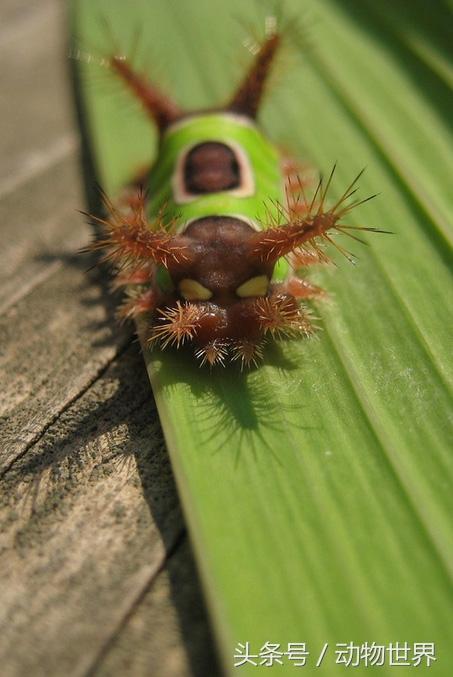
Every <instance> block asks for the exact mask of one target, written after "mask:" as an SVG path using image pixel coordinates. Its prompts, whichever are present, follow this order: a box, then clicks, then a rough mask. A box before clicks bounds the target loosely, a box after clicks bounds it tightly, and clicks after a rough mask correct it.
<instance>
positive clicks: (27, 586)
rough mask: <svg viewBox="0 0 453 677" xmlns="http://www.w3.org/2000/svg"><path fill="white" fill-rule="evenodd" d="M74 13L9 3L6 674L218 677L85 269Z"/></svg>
mask: <svg viewBox="0 0 453 677" xmlns="http://www.w3.org/2000/svg"><path fill="white" fill-rule="evenodd" d="M62 9H63V7H62V6H61V5H60V4H59V3H58V2H56V1H55V0H48V1H45V2H43V3H40V4H39V6H36V8H33V9H32V10H31V9H30V7H29V3H22V2H15V3H7V5H6V6H5V15H4V22H3V24H2V28H1V30H0V56H1V58H2V62H3V63H6V64H8V68H7V69H6V83H5V84H6V90H7V91H8V96H7V97H6V98H5V99H4V100H3V101H4V103H3V104H2V106H5V108H4V110H2V113H3V119H5V125H4V127H3V130H4V131H6V132H7V133H6V134H5V135H4V136H2V141H1V142H0V152H1V154H2V157H3V158H5V157H6V158H8V162H7V163H5V164H4V165H3V169H2V172H1V173H0V218H1V223H2V232H3V240H2V243H3V251H2V259H1V264H0V345H1V355H0V369H1V389H0V415H1V419H0V425H1V432H0V434H1V439H2V448H1V454H0V475H1V487H0V525H1V533H0V568H1V571H2V586H1V593H0V609H1V611H0V629H1V631H0V664H1V665H2V670H1V672H2V675H4V676H7V677H9V676H15V677H16V676H17V677H20V676H25V675H31V674H32V675H34V677H35V676H36V677H39V676H40V675H46V677H52V676H60V675H62V674H67V675H77V676H79V675H113V676H115V675H124V674H128V675H130V676H132V677H134V676H137V677H139V676H141V675H153V674H158V675H162V676H164V677H165V676H169V677H172V676H175V677H176V675H178V676H179V675H182V676H185V675H197V674H200V675H206V674H209V675H215V674H217V673H218V668H217V666H216V659H215V656H214V653H213V648H212V638H211V635H210V630H209V627H208V624H207V620H206V614H205V610H204V605H203V601H202V599H201V593H200V589H199V584H198V580H197V576H196V572H195V569H194V565H193V561H192V556H191V552H190V547H189V545H188V542H187V537H186V533H185V526H184V522H183V518H182V516H181V511H180V506H179V501H178V498H177V495H176V491H175V487H174V483H173V477H172V473H171V469H170V465H169V462H168V458H167V454H166V450H165V447H164V444H163V439H162V433H161V429H160V425H159V421H158V418H157V414H156V410H155V406H154V401H153V398H152V393H151V391H150V387H149V383H148V379H147V376H146V372H145V369H144V366H143V361H142V356H141V354H140V351H139V347H138V344H137V343H136V342H135V341H134V339H133V337H132V336H131V333H130V330H129V329H127V328H124V327H123V328H119V327H118V325H117V323H116V321H115V319H114V301H113V300H112V299H111V298H110V296H109V294H108V280H107V279H106V277H105V274H104V273H102V272H100V271H98V270H92V271H90V272H88V273H87V272H86V269H87V268H88V267H89V265H90V262H89V261H87V260H86V259H85V260H84V259H82V258H81V257H80V255H79V254H78V253H77V250H78V249H79V247H80V246H82V245H83V244H86V242H87V241H88V238H89V231H88V227H87V226H85V225H84V224H83V221H82V218H81V217H80V216H79V215H78V214H77V212H76V210H77V209H78V208H84V207H85V202H84V197H83V192H82V187H81V180H80V178H79V175H80V159H79V154H78V151H77V142H76V139H77V135H76V132H75V129H74V120H73V116H72V113H71V104H70V99H69V98H68V94H69V91H68V85H67V80H68V77H67V75H68V73H67V68H66V64H65V59H64V54H65V47H64V43H65V39H64V30H65V25H64V14H63V12H62ZM6 10H7V11H6ZM43 37H45V39H43ZM13 100H14V101H15V105H14V106H13V105H11V102H12V101H13Z"/></svg>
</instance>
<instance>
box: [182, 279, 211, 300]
mask: <svg viewBox="0 0 453 677" xmlns="http://www.w3.org/2000/svg"><path fill="white" fill-rule="evenodd" d="M179 291H180V292H181V296H182V297H183V298H185V299H186V301H207V300H208V299H210V298H211V296H212V291H209V289H206V287H203V285H202V284H200V283H199V282H197V281H196V280H187V279H185V280H181V282H180V283H179Z"/></svg>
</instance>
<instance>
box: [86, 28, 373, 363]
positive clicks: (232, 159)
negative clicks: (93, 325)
mask: <svg viewBox="0 0 453 677" xmlns="http://www.w3.org/2000/svg"><path fill="white" fill-rule="evenodd" d="M268 25H271V26H273V29H272V30H270V31H268V34H267V35H266V38H265V39H264V40H263V42H262V43H261V45H260V46H259V48H258V49H257V50H256V53H255V55H254V59H253V62H252V64H251V66H250V68H249V71H248V72H247V73H246V75H245V77H244V79H243V81H242V82H241V83H240V85H239V87H238V89H237V90H236V92H235V94H234V95H233V97H232V99H231V100H230V102H229V103H228V104H227V105H226V106H225V107H224V108H221V109H213V110H209V111H200V112H191V113H187V112H185V111H183V110H181V109H180V108H179V106H178V105H177V104H176V103H175V102H174V101H173V100H172V99H170V98H169V97H167V96H166V95H164V94H163V93H162V92H161V91H160V90H159V89H158V88H157V87H156V86H155V85H154V84H153V83H151V82H150V81H148V79H147V78H145V77H144V76H142V75H141V74H138V73H137V72H135V71H134V70H133V69H132V67H131V66H130V64H129V63H128V61H127V60H126V59H125V58H124V57H119V56H112V57H111V58H109V66H110V68H111V69H112V70H113V71H114V72H115V74H116V75H117V76H118V77H119V78H121V79H122V80H123V82H124V83H125V85H127V87H128V88H129V89H130V90H132V92H133V93H134V94H135V95H136V96H137V97H138V98H139V99H140V101H141V102H142V104H143V106H144V107H145V109H146V111H147V112H148V113H149V115H150V116H151V118H152V120H153V121H154V123H155V124H156V125H157V128H158V130H159V135H160V138H159V141H160V142H159V150H158V155H157V159H156V161H155V163H154V164H153V166H152V167H151V169H150V172H149V173H146V178H144V179H142V181H141V184H142V185H141V187H138V188H137V189H136V190H135V192H134V193H133V194H131V196H130V199H129V205H128V210H127V211H124V210H122V209H119V208H118V207H115V206H114V205H113V204H112V203H111V202H110V201H109V200H108V199H107V198H106V200H105V203H106V206H107V209H108V212H109V214H108V216H107V217H106V218H104V219H101V218H96V217H95V218H96V221H97V222H98V223H101V225H102V227H103V229H104V231H105V235H104V236H103V237H102V238H101V239H100V240H98V241H97V242H95V243H94V245H93V247H94V248H106V251H107V253H106V255H105V258H106V259H108V260H110V261H113V262H114V263H115V264H116V265H117V268H118V275H117V285H118V286H125V287H126V289H127V299H126V302H125V303H124V304H123V306H122V310H121V312H122V314H123V316H125V317H132V316H135V315H138V314H142V313H143V314H146V316H147V317H149V318H150V336H149V341H150V343H151V344H152V345H153V344H155V343H158V344H159V345H160V346H161V347H162V348H167V347H172V346H173V347H176V348H178V347H180V346H181V345H183V344H192V346H193V348H194V353H195V356H196V358H197V359H198V360H199V361H200V364H202V365H205V364H207V365H210V366H213V365H216V364H219V365H225V364H226V362H227V360H238V361H239V362H240V364H241V366H242V367H247V366H250V365H256V364H257V363H258V362H259V361H260V359H261V358H262V354H263V350H262V346H263V343H264V341H265V339H266V337H267V336H269V335H270V336H274V335H294V334H296V335H297V334H300V335H301V336H307V335H309V334H310V333H311V332H312V331H313V327H312V323H311V322H310V313H309V311H308V310H307V309H306V308H305V307H304V306H303V305H301V300H303V299H307V298H308V299H309V298H315V297H318V296H321V295H322V294H323V290H321V289H320V288H318V287H316V286H315V285H313V284H311V283H310V282H309V281H307V280H305V279H302V278H301V277H300V276H299V275H297V274H296V272H298V270H299V269H301V268H304V267H305V266H308V265H310V264H312V263H322V262H325V261H327V260H328V257H327V256H326V254H325V252H324V249H323V247H322V246H320V245H322V243H323V241H328V242H330V243H332V244H334V245H335V246H336V247H337V248H340V247H339V246H338V245H336V244H335V243H334V242H333V241H332V239H331V237H330V235H331V233H332V231H339V232H343V233H346V234H349V235H351V236H352V237H354V238H355V235H353V234H352V233H351V232H350V231H351V229H353V228H354V226H348V225H345V224H344V223H342V219H343V217H344V216H345V215H346V214H347V213H348V212H349V211H350V210H351V209H352V208H353V207H355V206H357V205H358V204H360V203H361V202H363V200H362V201H358V200H356V201H351V200H350V198H352V196H353V195H354V194H355V192H356V183H357V181H358V178H359V176H360V174H359V175H358V176H357V177H356V178H355V179H354V181H353V182H352V183H351V184H350V185H349V186H348V188H347V189H346V190H345V191H344V193H343V195H342V196H341V197H340V199H338V200H337V201H336V203H335V204H334V205H333V206H331V207H328V206H327V205H326V196H327V192H328V189H329V186H330V184H331V180H332V177H333V173H334V170H332V172H331V174H330V176H329V177H328V179H327V181H326V182H325V183H323V181H322V179H320V181H319V183H318V185H317V187H316V190H315V191H314V195H313V196H312V197H311V199H310V200H308V199H307V198H306V195H305V189H304V182H303V180H301V179H300V178H295V175H294V168H293V167H291V166H290V167H288V166H286V168H285V164H284V162H283V159H282V156H281V155H280V153H279V151H278V150H277V148H276V147H275V146H274V145H273V144H272V143H271V142H270V141H269V140H268V139H267V138H266V137H265V136H264V134H263V133H262V132H261V131H260V129H259V127H258V126H257V124H256V117H257V113H258V109H259V106H260V103H261V100H262V96H263V92H264V90H265V86H266V81H267V79H268V75H269V72H270V69H271V66H272V62H273V60H274V57H275V55H276V53H277V51H278V50H279V48H280V46H281V42H282V35H281V34H280V32H279V31H278V30H277V29H276V28H275V22H268ZM367 199H369V198H367ZM356 228H358V227H356ZM362 230H376V229H372V228H362ZM340 249H341V248H340ZM341 251H343V253H344V250H342V249H341Z"/></svg>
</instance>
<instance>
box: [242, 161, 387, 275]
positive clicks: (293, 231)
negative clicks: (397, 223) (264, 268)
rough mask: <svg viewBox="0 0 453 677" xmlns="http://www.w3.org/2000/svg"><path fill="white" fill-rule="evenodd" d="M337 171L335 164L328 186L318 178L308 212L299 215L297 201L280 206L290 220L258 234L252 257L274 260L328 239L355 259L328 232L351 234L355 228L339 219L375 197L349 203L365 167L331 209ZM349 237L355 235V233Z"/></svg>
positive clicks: (373, 230)
mask: <svg viewBox="0 0 453 677" xmlns="http://www.w3.org/2000/svg"><path fill="white" fill-rule="evenodd" d="M334 172H335V166H334V167H333V169H332V171H331V173H330V175H329V178H328V180H327V182H326V184H325V187H324V186H323V180H322V178H321V179H320V180H319V183H318V186H317V188H316V191H315V193H314V196H313V198H312V201H311V204H310V205H309V206H308V209H307V213H306V214H305V215H303V214H302V215H301V214H300V210H299V209H298V208H297V206H298V205H297V202H296V206H295V207H294V206H293V205H290V206H289V207H287V208H285V207H283V206H282V205H278V208H279V212H280V214H281V216H283V218H287V219H288V223H286V224H285V225H282V226H275V227H271V228H268V229H265V230H262V231H261V232H259V233H257V234H256V235H255V237H254V239H253V241H252V256H254V257H256V258H258V259H259V260H261V261H268V262H275V261H277V260H278V259H279V258H280V257H282V256H286V255H287V254H289V253H290V252H293V251H294V250H296V249H297V248H298V247H303V246H304V245H306V246H307V247H308V249H310V248H315V249H317V248H318V245H319V241H320V240H326V241H327V242H329V243H330V244H333V245H334V246H335V247H336V248H337V249H338V250H339V251H340V252H341V253H342V254H343V255H344V256H346V257H347V258H348V259H349V260H352V261H353V256H352V255H351V254H349V252H347V251H346V250H345V249H343V248H342V247H340V246H339V245H337V244H336V243H335V242H334V241H333V240H332V239H331V238H330V236H329V231H331V230H336V231H338V232H344V233H345V234H346V235H350V233H348V232H347V231H349V230H351V228H352V227H351V226H347V225H346V224H342V223H340V220H341V219H342V218H343V216H345V214H347V213H348V212H349V211H350V210H351V209H353V208H354V207H356V206H358V205H359V204H362V203H363V202H366V201H367V200H369V199H371V198H372V197H375V196H374V195H372V196H370V197H369V198H366V199H365V200H361V201H356V202H353V203H351V204H347V200H348V199H349V198H350V197H351V196H352V195H354V194H355V192H356V190H357V188H354V186H355V184H356V183H357V181H358V179H359V178H360V176H361V175H362V173H363V170H362V171H361V172H360V173H359V174H358V175H357V176H356V178H355V179H354V180H353V181H352V183H351V184H350V185H349V187H348V188H347V189H346V190H345V192H344V193H343V195H342V196H341V198H340V199H339V200H338V201H337V202H336V204H335V205H334V206H333V207H331V208H330V209H326V208H325V201H326V195H327V191H328V189H329V187H330V184H331V181H332V177H333V175H334ZM303 200H304V204H305V203H306V200H305V196H303ZM360 230H364V231H367V230H368V231H371V232H377V229H376V228H365V227H361V228H360ZM378 232H386V231H378ZM350 236H351V237H353V236H352V235H350Z"/></svg>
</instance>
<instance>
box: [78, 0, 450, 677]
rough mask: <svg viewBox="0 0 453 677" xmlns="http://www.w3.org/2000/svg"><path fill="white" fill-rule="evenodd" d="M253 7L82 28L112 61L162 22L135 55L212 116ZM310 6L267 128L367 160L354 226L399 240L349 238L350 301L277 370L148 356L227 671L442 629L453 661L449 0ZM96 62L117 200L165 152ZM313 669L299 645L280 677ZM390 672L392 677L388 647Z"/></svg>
mask: <svg viewBox="0 0 453 677" xmlns="http://www.w3.org/2000/svg"><path fill="white" fill-rule="evenodd" d="M242 5H243V3H239V1H238V0H234V1H232V2H229V3H222V2H220V0H216V1H215V2H214V1H213V0H210V2H207V0H197V2H196V3H194V2H190V1H189V0H179V1H178V2H176V1H175V0H173V1H171V2H167V3H158V4H157V3H151V2H149V3H148V2H144V1H143V2H134V3H124V2H120V1H119V0H114V1H111V2H109V3H106V2H105V3H101V2H100V1H97V2H93V1H90V2H88V0H86V1H83V2H79V3H77V4H76V5H75V9H76V12H75V16H74V22H75V25H76V32H77V34H78V35H79V36H81V38H80V43H79V46H80V50H81V51H82V52H83V50H84V43H86V44H87V45H90V44H93V43H94V45H97V46H98V47H99V53H100V56H99V58H102V54H103V53H104V54H105V53H107V54H108V53H109V52H108V50H109V49H111V38H109V33H113V34H114V35H115V36H117V40H118V42H119V43H121V44H122V46H123V48H124V49H125V50H126V51H127V50H129V51H130V49H131V46H132V44H133V42H134V35H135V32H134V31H135V28H136V26H137V25H140V26H142V36H141V39H140V40H139V41H138V48H137V50H136V55H135V59H136V61H137V62H138V63H139V64H140V63H141V64H143V63H144V61H145V57H147V58H148V63H150V64H151V68H150V69H149V72H150V74H151V75H152V77H154V79H156V80H157V81H158V82H159V83H161V82H163V85H164V86H165V85H166V86H167V89H168V90H171V91H172V92H174V95H175V97H176V98H178V100H179V101H180V102H181V104H182V105H184V106H186V107H188V108H193V109H196V108H200V107H203V106H205V107H206V106H213V105H216V104H218V103H219V102H222V101H223V100H225V97H227V96H228V94H229V92H231V90H232V88H233V87H234V83H235V82H236V81H237V78H238V77H239V76H240V73H241V68H240V65H239V63H237V62H238V61H240V60H241V59H240V58H239V57H238V53H239V52H240V45H241V40H242V38H243V37H244V35H245V34H246V29H245V28H244V26H243V25H242V24H240V23H238V22H237V21H235V17H236V16H238V15H239V16H244V24H245V23H246V22H247V21H249V20H250V19H254V23H255V25H257V26H259V25H260V23H259V22H260V18H259V16H258V15H260V16H261V17H262V16H263V11H261V12H260V11H258V10H257V11H255V10H253V9H252V7H251V6H250V7H248V8H243V6H242ZM304 7H306V8H307V9H306V10H305V9H304V11H303V12H301V10H300V4H299V3H298V2H297V0H291V1H288V2H287V3H285V13H286V14H287V15H288V16H290V17H293V15H294V16H296V17H298V20H299V21H300V23H301V25H302V26H303V25H304V21H305V20H306V22H307V24H308V25H309V26H310V28H308V29H307V32H308V38H309V42H310V45H311V46H309V47H306V48H304V49H303V50H301V52H300V54H297V55H296V56H295V55H294V54H293V55H292V60H291V67H290V69H288V72H287V73H285V72H284V70H282V72H281V73H280V80H281V82H279V83H277V84H278V87H275V88H274V89H273V90H272V91H271V92H270V94H269V97H268V101H267V102H266V105H265V107H264V110H263V115H262V123H263V126H264V128H265V130H266V131H267V133H268V134H269V136H271V137H272V138H273V139H274V140H275V142H278V143H280V144H282V145H283V146H284V147H286V148H290V149H291V151H292V152H293V153H294V154H297V155H298V156H299V157H300V158H302V159H304V160H308V161H309V162H311V163H312V164H313V165H314V166H316V167H319V168H320V169H322V170H324V171H326V172H327V171H329V169H330V168H331V167H332V164H333V162H334V161H337V162H338V172H337V175H336V178H335V183H336V190H337V192H338V193H340V192H341V191H342V190H343V189H344V187H345V186H346V185H347V183H348V182H349V181H350V180H352V178H353V177H354V176H355V175H356V174H357V172H358V171H359V170H360V169H361V168H362V167H364V166H366V167H367V171H366V173H365V174H364V176H363V178H362V180H361V193H362V194H363V196H366V195H368V194H370V193H373V192H376V191H379V192H380V196H379V197H378V198H377V199H376V200H373V201H372V202H370V203H367V204H366V205H363V206H362V207H360V208H358V209H357V210H356V213H354V214H353V216H351V223H355V224H356V225H357V224H363V225H367V226H375V227H378V228H382V229H385V230H391V231H393V232H394V233H395V234H394V235H392V236H385V235H369V236H367V238H366V239H367V241H368V243H369V244H370V247H361V246H360V245H359V244H357V243H355V242H353V241H352V240H350V241H349V242H346V241H345V240H346V239H347V238H343V241H342V242H341V244H343V245H344V246H347V247H348V248H349V243H351V249H353V250H354V252H355V253H357V254H358V256H359V261H358V265H357V266H356V267H355V268H353V267H352V266H350V265H349V264H348V263H347V262H346V261H345V260H341V257H336V261H337V263H338V268H329V269H324V270H318V271H316V272H315V273H313V274H311V279H313V280H314V281H315V282H317V283H320V284H322V285H323V286H324V287H325V288H326V289H327V290H328V291H329V294H330V300H329V301H327V302H324V303H319V304H318V305H317V307H316V313H317V315H318V316H319V317H320V318H322V320H321V321H320V323H321V324H322V329H323V330H322V331H321V332H319V334H318V336H317V338H316V339H314V340H306V341H298V342H294V341H293V342H288V343H286V344H285V343H278V344H274V345H269V347H268V349H267V351H266V360H265V365H264V366H263V367H262V368H260V369H259V370H256V371H252V372H250V373H247V374H241V373H240V372H239V371H238V370H237V369H233V368H232V369H225V370H223V371H222V370H214V371H212V373H210V372H209V371H207V370H201V369H199V368H198V367H197V366H196V365H195V364H194V362H193V360H192V358H191V355H190V354H189V353H186V352H184V351H180V352H178V353H176V352H171V351H168V352H167V353H165V354H161V353H159V352H152V353H150V352H146V353H145V359H146V363H147V367H148V371H149V374H150V378H151V382H152V385H153V390H154V394H155V397H156V401H157V405H158V408H159V413H160V417H161V421H162V427H163V430H164V433H165V437H166V440H167V444H168V450H169V453H170V456H171V460H172V463H173V468H174V472H175V475H176V479H177V484H178V487H179V491H180V494H181V499H182V503H183V507H184V510H185V515H186V519H187V523H188V525H189V530H190V535H191V538H192V541H193V544H194V548H195V554H196V557H197V561H198V565H199V567H200V571H201V574H202V580H203V583H204V587H205V591H206V595H207V601H208V605H209V609H210V611H211V613H212V619H213V623H214V626H215V630H216V633H217V638H218V641H219V647H220V650H221V652H222V654H223V660H224V665H225V669H226V671H228V672H231V673H232V674H233V673H234V674H251V675H252V674H259V673H260V671H264V669H265V668H264V667H254V666H252V665H248V666H243V667H241V668H240V671H239V668H237V669H236V670H235V669H234V668H233V653H234V648H235V647H236V646H237V645H238V643H239V642H246V641H248V642H250V646H251V648H252V650H253V651H254V653H256V652H257V651H258V650H259V649H260V648H261V646H262V645H263V644H264V643H265V642H266V641H269V642H275V643H281V645H282V646H283V649H284V650H285V648H286V646H287V644H288V642H306V643H307V648H308V650H309V651H310V656H309V657H308V659H307V669H309V667H310V666H311V667H312V668H313V667H314V666H315V664H316V661H317V659H318V656H319V655H320V653H321V650H322V647H323V645H324V644H325V643H326V642H328V643H329V646H328V649H327V653H326V655H325V657H324V659H323V662H322V667H321V668H319V670H320V671H321V673H320V674H326V675H336V674H343V672H344V668H345V666H344V665H341V664H336V662H335V660H336V654H335V649H336V643H340V642H354V643H358V644H361V643H363V642H373V641H374V642H376V643H378V644H385V645H388V644H389V643H390V642H396V641H399V642H404V641H407V642H409V643H410V644H411V646H412V644H413V643H414V642H434V643H435V645H436V653H437V661H436V662H435V663H434V664H433V665H432V666H431V668H430V674H432V675H447V674H448V675H449V674H450V672H451V665H452V663H453V651H452V639H453V637H452V630H451V612H452V587H451V574H452V569H453V529H452V514H453V495H452V491H451V487H452V483H451V480H452V470H453V468H452V465H453V462H452V455H451V452H450V445H449V442H450V440H451V391H450V384H451V360H450V351H449V348H450V347H451V341H449V335H450V332H449V322H448V316H449V313H448V305H449V304H448V300H449V292H450V289H451V286H450V285H451V278H450V271H449V265H448V264H449V262H450V261H451V255H450V252H451V250H450V247H449V243H450V242H451V237H452V235H451V228H450V225H449V221H450V216H449V215H450V214H451V211H452V207H453V204H452V203H453V193H452V191H451V188H450V181H451V179H450V177H451V175H452V170H453V158H452V155H451V150H450V149H451V141H452V139H451V125H450V118H451V107H450V110H449V109H448V106H447V103H448V101H451V92H450V90H449V84H451V79H452V72H451V68H450V66H449V63H450V62H449V57H450V52H451V50H452V47H451V40H449V39H448V30H447V26H448V24H449V22H450V25H451V13H450V11H449V10H448V8H447V5H446V4H445V3H443V2H441V1H440V0H439V1H438V2H436V3H430V5H429V13H428V8H427V6H426V3H423V2H421V0H416V1H413V2H412V3H411V7H410V15H409V7H408V5H407V3H406V2H405V0H393V1H391V0H382V1H381V2H380V3H373V2H371V0H364V1H363V2H359V0H343V1H342V2H340V0H338V1H337V2H335V1H334V0H323V1H322V2H319V1H318V2H314V1H313V2H306V3H304ZM99 11H101V13H102V12H103V13H104V15H105V16H106V17H107V22H108V24H109V25H110V31H105V30H103V29H102V22H98V21H96V16H97V14H98V13H99ZM290 23H291V24H293V21H292V20H291V22H290ZM86 51H87V52H89V53H91V52H90V48H89V47H87V48H86ZM296 52H298V50H296ZM245 60H246V59H245ZM80 63H81V67H80V69H79V70H80V76H81V78H80V83H81V87H82V95H83V97H84V102H85V106H86V114H87V118H88V123H89V126H90V129H91V142H92V146H93V148H94V153H95V157H96V162H97V166H98V168H99V173H100V177H101V179H102V184H103V185H104V187H105V188H106V189H107V191H108V192H109V193H111V194H114V193H115V192H117V191H118V189H119V187H120V186H121V185H123V184H124V183H125V182H127V180H128V178H130V177H131V176H132V175H133V173H134V171H136V170H137V169H139V168H140V167H141V166H142V165H143V163H146V162H149V161H150V160H151V159H152V157H153V154H154V153H155V150H156V149H155V141H156V135H155V132H154V130H153V128H152V126H151V124H149V122H148V120H147V119H146V118H145V116H144V114H143V113H142V112H141V111H140V110H139V109H138V108H137V107H136V106H135V107H134V102H133V100H132V99H131V98H130V97H129V94H128V93H127V92H125V91H124V90H123V89H122V87H121V85H119V84H118V83H115V81H114V79H112V78H111V76H110V75H109V73H108V72H106V71H105V69H104V71H103V73H104V74H103V77H104V79H105V83H104V85H105V88H106V89H111V91H109V92H108V93H106V91H105V88H104V89H103V87H101V84H100V83H99V78H98V80H96V78H95V77H94V76H93V77H91V76H90V73H91V72H93V71H96V67H92V66H89V67H86V68H85V67H84V66H83V59H82V61H81V62H80ZM82 66H83V67H82ZM98 70H100V71H101V75H102V69H98ZM98 75H99V74H98ZM450 298H451V296H450ZM361 665H362V666H363V665H364V664H363V663H362V664H361ZM410 669H411V668H404V667H401V666H400V667H399V670H400V671H402V672H404V671H405V670H410ZM293 670H294V666H293V665H291V662H290V661H289V660H288V659H287V658H284V665H283V666H282V667H279V666H278V665H277V666H274V667H273V672H272V674H286V673H288V674H293V672H292V671H293ZM369 670H371V671H372V668H367V674H368V671H369ZM376 670H377V671H378V672H379V674H382V675H386V674H393V668H392V667H390V666H389V655H387V656H386V663H385V666H383V667H380V668H376ZM419 670H423V667H420V668H419ZM322 671H324V672H323V673H322Z"/></svg>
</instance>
